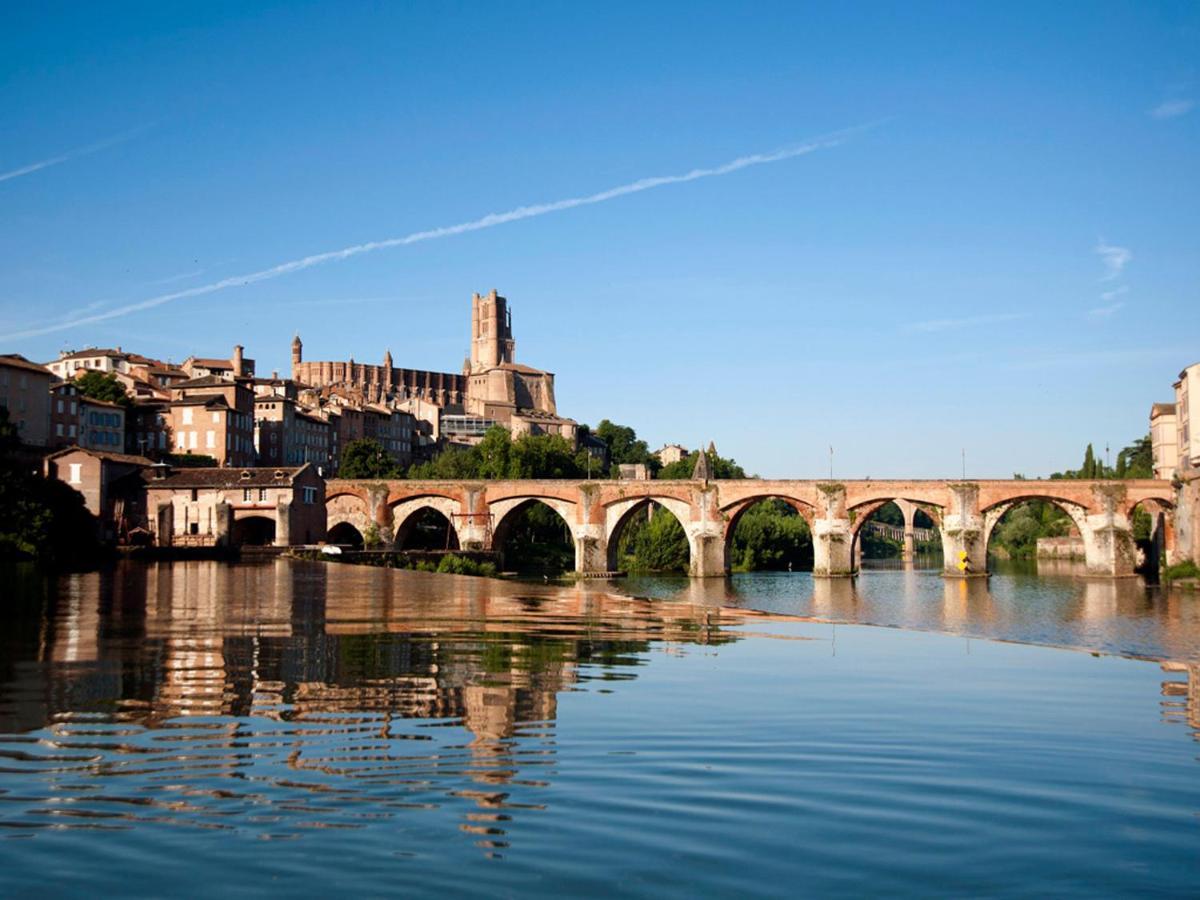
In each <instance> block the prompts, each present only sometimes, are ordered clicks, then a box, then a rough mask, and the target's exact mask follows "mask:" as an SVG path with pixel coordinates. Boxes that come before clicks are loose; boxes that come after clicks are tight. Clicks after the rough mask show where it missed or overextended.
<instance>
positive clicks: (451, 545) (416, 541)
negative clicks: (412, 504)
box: [394, 506, 458, 550]
mask: <svg viewBox="0 0 1200 900" xmlns="http://www.w3.org/2000/svg"><path fill="white" fill-rule="evenodd" d="M394 544H395V548H396V549H397V550H457V549H458V532H457V530H455V528H454V523H453V522H451V521H450V519H449V518H448V517H447V516H446V514H445V513H443V512H442V511H441V510H437V509H434V508H433V507H432V506H422V507H420V508H419V509H416V510H414V511H413V512H411V513H410V514H409V515H408V516H407V517H406V518H405V519H404V520H403V521H402V522H398V523H397V524H396V536H395V538H394Z"/></svg>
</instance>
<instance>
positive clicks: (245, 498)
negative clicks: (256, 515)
mask: <svg viewBox="0 0 1200 900" xmlns="http://www.w3.org/2000/svg"><path fill="white" fill-rule="evenodd" d="M253 494H254V490H253V488H242V502H243V503H249V502H250V501H251V500H253V499H254V497H253Z"/></svg>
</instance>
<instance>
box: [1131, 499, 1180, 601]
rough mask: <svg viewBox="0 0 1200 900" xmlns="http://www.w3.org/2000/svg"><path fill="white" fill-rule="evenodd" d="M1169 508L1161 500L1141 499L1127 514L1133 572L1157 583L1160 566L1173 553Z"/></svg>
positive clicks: (1165, 562) (1173, 537)
mask: <svg viewBox="0 0 1200 900" xmlns="http://www.w3.org/2000/svg"><path fill="white" fill-rule="evenodd" d="M1173 513H1174V510H1173V508H1172V507H1171V506H1170V505H1169V504H1167V503H1165V502H1164V501H1162V500H1154V499H1148V500H1142V501H1141V502H1139V503H1137V504H1136V505H1135V506H1134V508H1133V510H1132V511H1131V513H1130V516H1129V519H1130V526H1131V527H1132V529H1133V542H1134V545H1135V547H1136V548H1137V562H1136V567H1135V570H1136V571H1137V573H1138V574H1139V575H1143V576H1145V578H1146V580H1147V581H1149V582H1151V583H1157V582H1158V578H1159V573H1160V571H1161V570H1162V567H1163V566H1165V565H1169V557H1170V555H1171V554H1172V553H1173V552H1174V550H1175V528H1174V524H1175V523H1174V519H1173Z"/></svg>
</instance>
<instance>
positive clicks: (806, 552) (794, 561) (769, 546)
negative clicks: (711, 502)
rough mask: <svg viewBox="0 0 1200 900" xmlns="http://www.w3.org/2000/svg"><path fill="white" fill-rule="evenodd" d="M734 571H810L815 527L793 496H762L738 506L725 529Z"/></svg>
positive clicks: (727, 555)
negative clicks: (790, 497)
mask: <svg viewBox="0 0 1200 900" xmlns="http://www.w3.org/2000/svg"><path fill="white" fill-rule="evenodd" d="M725 565H726V567H727V568H728V569H729V571H731V572H764V571H766V572H772V571H773V572H811V571H812V568H813V544H812V531H811V529H810V528H809V525H808V521H807V520H806V518H805V516H804V515H803V514H802V513H801V511H800V505H799V504H797V502H796V501H794V500H788V499H785V498H783V497H774V496H772V497H761V498H759V499H756V500H752V501H751V502H749V503H746V504H745V505H743V506H741V507H739V508H738V509H737V511H736V512H734V513H733V514H732V516H730V519H729V523H728V524H727V526H726V529H725Z"/></svg>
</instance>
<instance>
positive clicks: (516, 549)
mask: <svg viewBox="0 0 1200 900" xmlns="http://www.w3.org/2000/svg"><path fill="white" fill-rule="evenodd" d="M492 549H494V550H496V551H497V552H498V553H500V554H501V556H502V559H503V565H504V568H505V569H506V570H508V571H511V572H523V573H533V572H536V573H549V574H559V573H562V572H566V571H570V570H571V569H573V568H574V567H575V541H574V538H573V537H572V536H571V526H570V525H568V524H567V521H566V519H564V518H563V517H562V514H561V513H559V511H558V510H556V509H554V508H553V507H552V506H550V505H549V504H547V503H545V502H543V501H542V500H539V499H537V498H532V499H529V500H526V501H525V502H523V503H520V504H518V505H517V506H514V507H513V508H512V509H510V510H508V512H506V513H504V515H503V516H502V517H501V518H500V520H499V521H498V522H496V523H495V524H494V525H493V526H492Z"/></svg>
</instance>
